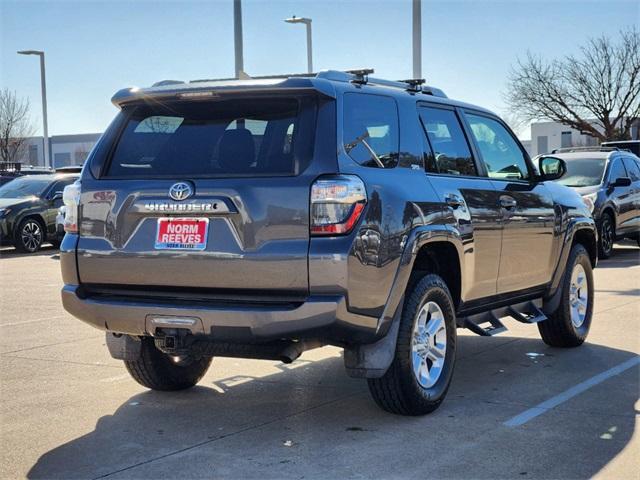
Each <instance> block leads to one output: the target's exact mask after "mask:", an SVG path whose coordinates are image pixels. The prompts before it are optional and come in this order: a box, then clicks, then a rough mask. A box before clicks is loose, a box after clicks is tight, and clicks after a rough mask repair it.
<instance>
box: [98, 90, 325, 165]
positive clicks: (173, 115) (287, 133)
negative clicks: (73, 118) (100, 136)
mask: <svg viewBox="0 0 640 480" xmlns="http://www.w3.org/2000/svg"><path fill="white" fill-rule="evenodd" d="M314 105H315V102H314V101H313V99H312V98H304V99H303V98H273V97H272V98H268V99H267V98H251V99H249V98H245V99H239V98H236V99H233V100H231V99H229V100H219V101H213V102H211V101H206V102H196V101H193V102H175V103H165V104H160V105H148V104H147V105H141V106H137V107H132V108H131V109H128V110H126V111H125V115H127V121H126V124H125V126H124V129H123V131H122V133H121V135H120V138H119V139H118V141H117V144H116V147H115V149H114V151H113V155H112V157H111V161H110V163H109V167H108V169H107V173H106V175H107V176H110V177H157V176H190V177H198V176H207V177H216V176H235V175H293V174H295V173H297V172H299V171H301V170H302V169H304V167H306V165H307V164H308V162H309V161H310V159H311V157H312V155H313V141H314V132H315V107H314Z"/></svg>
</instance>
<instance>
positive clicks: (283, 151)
mask: <svg viewBox="0 0 640 480" xmlns="http://www.w3.org/2000/svg"><path fill="white" fill-rule="evenodd" d="M316 109H317V105H316V100H315V99H314V98H313V97H286V98H273V97H269V98H253V99H225V100H224V101H222V100H221V101H211V102H175V103H172V104H167V103H163V104H153V105H150V104H143V105H137V106H130V107H127V108H126V109H125V110H124V111H123V115H124V119H123V121H122V125H121V127H120V130H121V131H120V133H119V136H118V139H117V140H116V141H115V145H114V146H113V148H111V149H110V152H109V158H106V159H105V160H104V167H103V168H102V174H101V176H100V178H99V179H95V178H92V177H91V176H90V175H86V176H85V177H89V178H83V179H82V194H81V200H80V210H79V214H80V222H79V229H80V230H79V242H78V250H77V260H78V270H79V276H80V281H81V283H82V284H85V285H93V286H95V287H96V288H98V287H109V286H111V287H114V289H115V288H116V287H123V286H124V287H126V289H128V290H136V289H138V290H142V291H145V290H146V291H151V290H158V291H163V289H164V290H166V291H169V290H173V291H176V290H177V291H179V290H181V289H182V290H184V289H187V290H188V291H189V293H192V292H194V291H204V292H207V293H220V294H221V295H223V296H226V297H228V298H232V297H233V296H234V295H236V294H238V295H241V296H242V295H259V294H265V295H268V296H270V297H272V296H273V295H278V294H281V295H284V296H300V295H306V294H307V292H308V287H309V286H308V267H307V253H308V248H309V189H310V185H311V183H312V182H313V180H314V178H315V176H316V175H317V174H318V172H317V171H315V169H314V168H308V167H309V165H311V164H312V162H313V157H314V153H313V152H314V144H315V124H316ZM120 290H122V288H120Z"/></svg>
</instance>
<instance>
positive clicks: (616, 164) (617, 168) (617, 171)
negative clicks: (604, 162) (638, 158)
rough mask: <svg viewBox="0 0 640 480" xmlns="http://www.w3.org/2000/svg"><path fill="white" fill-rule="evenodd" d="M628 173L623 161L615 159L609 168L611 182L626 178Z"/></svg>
mask: <svg viewBox="0 0 640 480" xmlns="http://www.w3.org/2000/svg"><path fill="white" fill-rule="evenodd" d="M626 176H627V171H626V170H625V169H624V165H623V164H622V160H620V159H619V158H614V159H613V160H612V161H611V165H610V166H609V182H615V181H616V179H617V178H621V177H626Z"/></svg>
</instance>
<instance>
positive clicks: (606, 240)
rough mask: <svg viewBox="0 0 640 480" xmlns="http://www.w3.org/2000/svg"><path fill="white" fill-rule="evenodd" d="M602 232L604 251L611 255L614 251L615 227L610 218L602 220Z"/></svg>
mask: <svg viewBox="0 0 640 480" xmlns="http://www.w3.org/2000/svg"><path fill="white" fill-rule="evenodd" d="M601 230H602V231H601V233H600V235H601V242H602V251H603V252H605V253H606V254H609V252H611V250H612V249H613V225H611V220H609V217H605V218H604V219H603V220H602V228H601Z"/></svg>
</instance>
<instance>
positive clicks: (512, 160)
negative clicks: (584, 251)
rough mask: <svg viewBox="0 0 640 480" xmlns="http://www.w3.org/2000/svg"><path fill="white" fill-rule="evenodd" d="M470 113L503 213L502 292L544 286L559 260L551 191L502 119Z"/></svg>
mask: <svg viewBox="0 0 640 480" xmlns="http://www.w3.org/2000/svg"><path fill="white" fill-rule="evenodd" d="M464 116H465V119H466V121H467V124H468V125H469V130H470V131H471V136H472V137H473V140H474V141H475V144H476V146H477V150H478V152H479V155H480V157H481V159H482V162H483V163H484V167H485V168H486V171H487V174H488V176H489V178H490V179H491V183H492V184H493V185H494V186H495V188H496V190H497V191H498V205H499V208H500V209H501V214H502V216H503V230H502V253H501V256H500V269H499V273H498V286H497V292H498V293H499V294H501V293H508V292H514V291H518V290H524V289H528V288H532V287H537V286H541V285H544V284H546V283H548V282H549V281H550V279H551V277H552V274H553V271H554V268H555V263H556V255H555V254H554V228H555V218H556V214H555V211H554V204H553V198H552V196H551V193H550V192H549V190H548V189H547V187H546V186H545V185H544V183H541V182H536V181H534V178H533V171H532V170H531V168H530V166H529V165H528V162H527V157H526V153H525V152H524V151H523V149H522V147H521V146H520V144H519V143H518V142H517V141H516V139H515V138H514V137H513V135H512V134H511V132H510V131H509V130H508V129H507V128H506V126H505V125H504V124H503V123H502V122H501V121H499V120H498V119H497V118H494V117H491V116H488V115H484V114H480V113H475V112H471V111H467V112H465V115H464Z"/></svg>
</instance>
